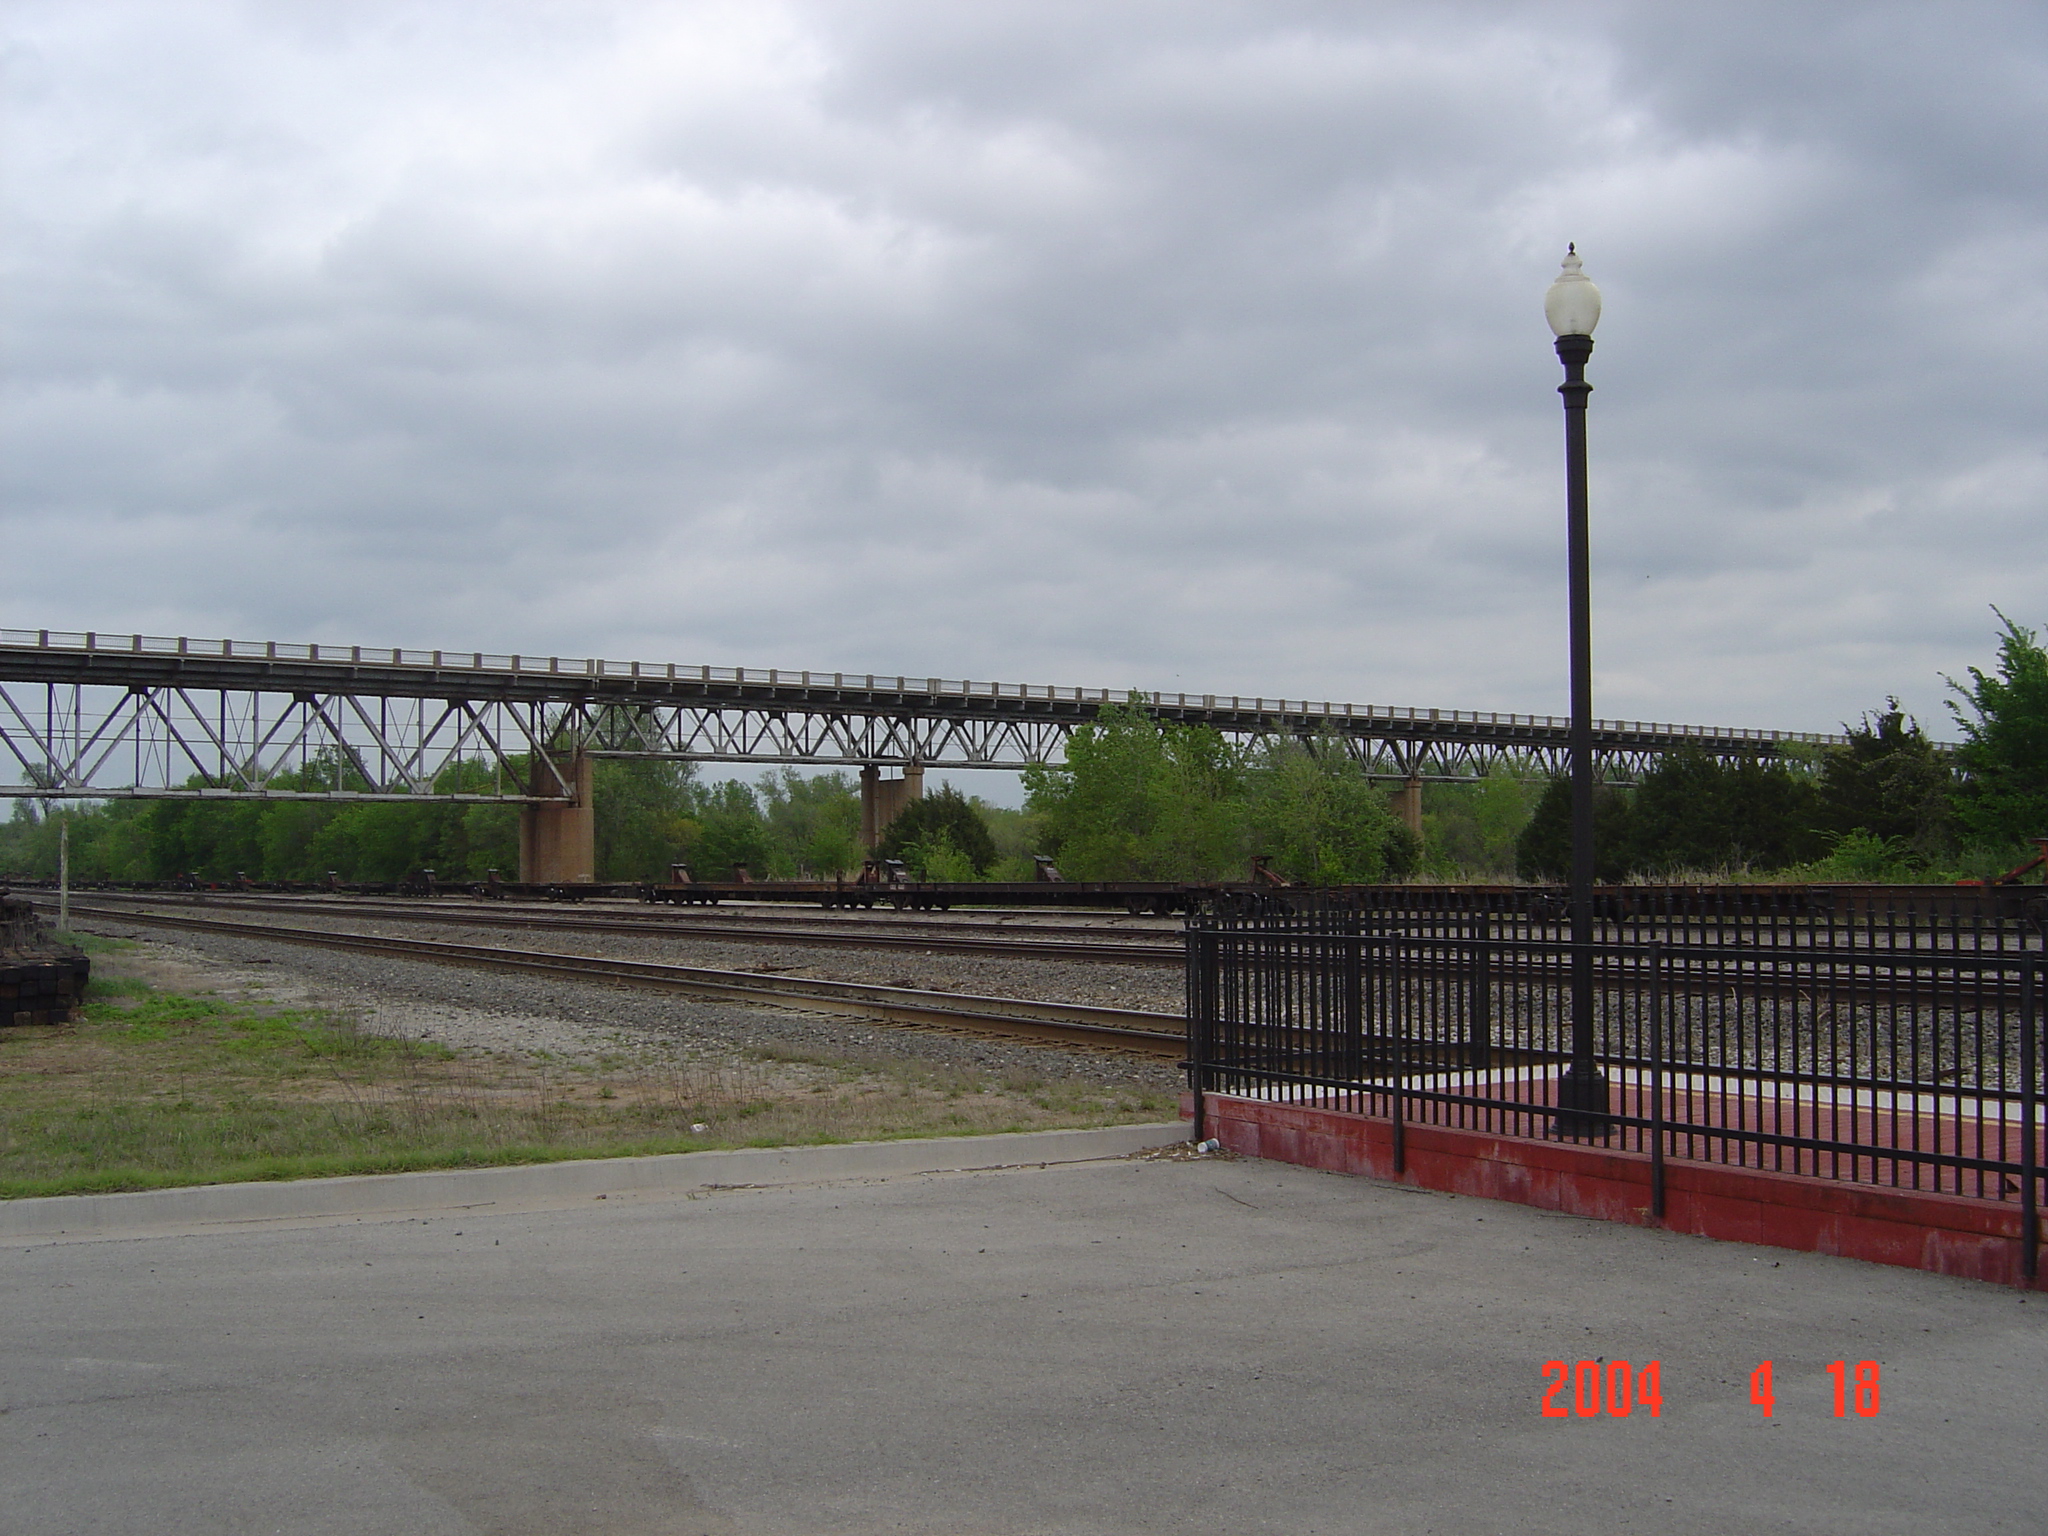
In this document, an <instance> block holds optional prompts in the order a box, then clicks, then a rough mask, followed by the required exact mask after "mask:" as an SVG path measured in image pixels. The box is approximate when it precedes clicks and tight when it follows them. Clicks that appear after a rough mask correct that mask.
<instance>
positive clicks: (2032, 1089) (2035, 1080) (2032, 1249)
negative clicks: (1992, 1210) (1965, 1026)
mask: <svg viewBox="0 0 2048 1536" xmlns="http://www.w3.org/2000/svg"><path fill="white" fill-rule="evenodd" d="M2039 978H2040V971H2039V962H2037V961H2033V960H2025V961H2022V962H2021V963H2020V1280H2021V1282H2022V1283H2023V1284H2025V1285H2028V1286H2032V1285H2033V1283H2034V1280H2035V1278H2036V1276H2037V1275H2038V1274H2039V1273H2040V1266H2041V1201H2040V1194H2039V1191H2038V1189H2037V1187H2036V1186H2037V1185H2038V1184H2039V1182H2040V1177H2041V1174H2040V1158H2039V1154H2038V1152H2037V1150H2036V1148H2035V1146H2034V1134H2035V1126H2036V1124H2037V1123H2038V1120H2037V1116H2036V1112H2035V1106H2036V1104H2037V1103H2038V1101H2039V1095H2040V1090H2041V1083H2040V1077H2039V1067H2040V1061H2039V1057H2038V1055H2037V1054H2036V1052H2035V1049H2034V1020H2035V1018H2036V1017H2037V1016H2038V1014H2039V1009H2038V1008H2037V1006H2036V1004H2035V1000H2034V991H2035V988H2036V987H2037V986H2038V985H2039Z"/></svg>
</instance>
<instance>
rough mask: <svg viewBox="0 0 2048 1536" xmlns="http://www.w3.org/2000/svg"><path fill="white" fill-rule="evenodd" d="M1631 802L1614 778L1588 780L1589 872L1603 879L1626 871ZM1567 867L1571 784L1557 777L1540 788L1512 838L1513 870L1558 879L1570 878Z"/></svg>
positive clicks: (1528, 877)
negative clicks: (1606, 781) (1598, 781)
mask: <svg viewBox="0 0 2048 1536" xmlns="http://www.w3.org/2000/svg"><path fill="white" fill-rule="evenodd" d="M1633 808H1634V807H1633V805H1632V804H1631V802H1630V800H1629V794H1628V791H1626V790H1624V789H1621V788H1619V787H1617V786H1616V785H1613V784H1595V785H1594V786H1593V878H1594V879H1595V880H1598V881H1599V882H1600V883H1601V884H1603V885H1613V884H1616V883H1618V882H1619V881H1621V880H1623V879H1625V878H1626V877H1627V875H1628V872H1629V864H1628V861H1629V848H1630V844H1631V843H1632V842H1633V840H1634V839H1633V837H1632V835H1631V834H1632V832H1633V817H1632V816H1631V814H1630V813H1631V811H1632V810H1633ZM1571 870H1572V784H1571V780H1570V779H1568V778H1563V777H1559V778H1555V779H1552V780H1551V781H1550V785H1549V787H1548V788H1547V789H1545V790H1544V791H1543V794H1542V797H1541V798H1540V799H1538V800H1537V802H1536V809H1535V811H1534V812H1533V813H1532V814H1531V815H1530V817H1529V821H1528V825H1526V826H1524V827H1523V828H1522V832H1521V835H1520V836H1519V837H1518V838H1516V840H1515V871H1516V873H1517V874H1519V875H1520V876H1521V878H1522V879H1524V880H1536V881H1546V882H1553V883H1560V884H1561V883H1563V882H1564V881H1566V880H1569V879H1570V878H1571Z"/></svg>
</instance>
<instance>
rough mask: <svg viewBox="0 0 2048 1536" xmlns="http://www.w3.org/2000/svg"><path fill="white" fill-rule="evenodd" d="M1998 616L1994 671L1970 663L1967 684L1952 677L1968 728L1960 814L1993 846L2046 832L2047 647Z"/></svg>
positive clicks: (1958, 714) (1953, 705) (1959, 752)
mask: <svg viewBox="0 0 2048 1536" xmlns="http://www.w3.org/2000/svg"><path fill="white" fill-rule="evenodd" d="M1992 611H1993V612H1994V613H1995V612H1997V610H1996V609H1993V610H1992ZM1998 618H1999V621H2000V622H2001V623H2002V624H2004V626H2005V632H2004V633H2003V634H2002V635H2000V636H1999V640H1998V670H1997V672H1996V673H1995V674H1993V675H1989V676H1987V675H1986V674H1985V673H1984V672H1982V671H1980V670H1979V669H1977V668H1976V667H1972V668H1970V681H1969V682H1968V683H1967V684H1964V683H1959V682H1957V681H1956V680H1955V679H1954V678H1950V679H1949V680H1948V685H1949V687H1950V688H1952V689H1953V690H1954V691H1955V692H1956V693H1957V694H1958V695H1959V696H1960V700H1961V702H1957V701H1956V700H1954V699H1952V700H1950V701H1949V710H1950V712H1951V713H1952V714H1953V715H1954V716H1955V719H1956V724H1957V726H1958V727H1960V728H1961V730H1962V733H1963V742H1962V745H1961V746H1960V747H1958V748H1957V749H1956V765H1957V767H1958V768H1960V769H1961V770H1962V782H1961V783H1960V785H1959V786H1958V787H1957V790H1956V794H1955V797H1954V806H1955V814H1956V819H1957V820H1958V821H1959V822H1961V823H1962V826H1963V830H1964V832H1965V834H1966V835H1967V836H1968V837H1969V838H1970V839H1971V840H1972V841H1973V842H1976V843H1979V844H1985V845H1992V846H2000V845H2006V844H2017V843H2020V842H2022V841H2023V840H2025V839H2027V838H2031V837H2048V653H2044V652H2043V651H2042V649H2041V643H2040V640H2039V638H2038V636H2037V635H2036V634H2035V632H2034V631H2033V630H2031V629H2026V628H2023V627H2022V626H2020V625H2018V624H2015V623H2014V622H2013V621H2012V620H2011V619H2008V618H2007V617H2006V616H2005V615H2004V614H2003V613H2000V614H1999V615H1998Z"/></svg>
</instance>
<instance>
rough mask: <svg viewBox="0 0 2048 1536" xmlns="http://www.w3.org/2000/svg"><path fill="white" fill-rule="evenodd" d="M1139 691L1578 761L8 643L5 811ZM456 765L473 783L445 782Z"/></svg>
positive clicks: (924, 698) (241, 650)
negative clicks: (1147, 723)
mask: <svg viewBox="0 0 2048 1536" xmlns="http://www.w3.org/2000/svg"><path fill="white" fill-rule="evenodd" d="M1127 698H1128V699H1132V700H1135V701H1136V702H1138V703H1140V704H1142V705H1143V706H1144V707H1145V708H1146V709H1147V710H1149V711H1150V712H1152V713H1154V714H1156V715H1157V716H1159V717H1160V718H1162V719H1167V720H1173V721H1178V722H1182V723H1187V724H1199V725H1206V726H1210V727H1213V728H1214V729H1216V730H1218V731H1220V732H1221V733H1223V734H1224V735H1225V736H1227V737H1230V738H1232V739H1235V740H1240V741H1243V740H1250V739H1255V738H1258V737H1264V736H1272V735H1289V736H1295V737H1300V738H1304V739H1314V738H1319V737H1331V738H1335V739H1336V740H1338V741H1340V742H1342V743H1343V745H1344V746H1345V748H1346V750H1347V751H1349V752H1351V753H1352V754H1353V755H1354V756H1355V757H1357V758H1358V759H1359V761H1361V762H1362V763H1363V764H1364V765H1365V767H1366V768H1367V769H1368V771H1370V772H1372V773H1373V774H1375V775H1377V776H1381V777H1384V778H1387V779H1391V780H1402V781H1406V780H1412V779H1423V780H1431V781H1459V780H1469V779H1470V778H1472V777H1474V776H1475V775H1478V774H1482V773H1485V772H1487V771H1489V770H1490V769H1493V768H1496V767H1501V766H1505V767H1508V768H1509V769H1511V770H1512V771H1516V772H1521V773H1527V774H1549V773H1556V772H1559V771H1561V770H1562V768H1563V766H1564V763H1565V758H1566V752H1567V747H1568V722H1566V721H1565V720H1563V719H1560V718H1558V717H1555V716H1548V715H1523V714H1504V713H1499V712H1482V711H1461V710H1441V709H1413V708H1389V707H1386V706H1367V705H1351V704H1333V703H1328V702H1323V703H1316V702H1313V701H1306V700H1288V699H1265V698H1243V697H1236V696H1223V695H1213V694H1202V695H1195V694H1185V693H1179V694H1139V695H1126V694H1122V693H1118V692H1116V691H1114V690H1108V689H1081V688H1058V687H1045V686H1040V685H1035V684H1001V683H977V682H968V681H951V680H947V679H941V678H905V677H877V676H872V675H858V676H857V675H854V674H850V673H829V674H827V673H812V672H788V671H781V670H771V671H761V670H758V669H746V668H713V667H677V666H652V665H647V664H642V663H621V662H605V661H596V660H591V661H572V662H566V663H565V662H564V661H562V660H561V659H560V658H555V657H549V658H545V665H543V664H542V659H540V658H530V657H518V656H489V655H485V654H482V653H462V654H460V655H456V654H454V653H445V652H439V651H434V652H425V651H376V650H367V649H365V648H363V647H359V646H347V647H337V646H306V645H297V646H294V645H281V644H279V643H276V642H267V641H266V642H246V641H197V640H190V639H163V638H157V637H151V636H139V635H132V636H101V635H94V634H83V635H80V634H71V635H66V634H52V633H51V632H47V631H0V774H4V776H5V777H6V778H7V779H9V780H11V781H12V782H8V783H0V797H9V796H12V797H17V798H20V797H33V798H44V799H59V798H91V799H115V798H122V797H148V798H195V799H197V798H204V799H218V798H227V799H245V798H263V799H373V800H375V799H395V800H406V801H415V802H416V801H417V800H419V799H420V798H422V797H431V798H435V799H442V800H455V801H480V802H506V803H556V802H560V801H564V800H567V799H569V798H572V796H573V786H572V785H571V784H570V783H569V782H568V781H567V780H566V779H565V778H564V777H563V771H562V769H561V767H560V766H559V764H560V762H561V761H563V760H566V759H568V758H571V757H573V756H574V755H575V754H576V753H578V752H585V753H588V754H590V755H592V756H598V757H618V758H635V757H638V758H659V759H666V760H681V761H690V762H719V763H756V764H793V765H808V766H816V767H833V766H844V767H863V766H867V765H871V764H873V765H882V766H891V765H893V766H907V765H909V764H913V763H916V764H921V765H923V766H925V767H928V768H938V769H946V768H1006V769H1017V768H1022V767H1024V766H1026V765H1028V764H1032V763H1047V762H1057V761H1059V760H1060V759H1061V757H1062V754H1063V752H1064V748H1065V744H1066V741H1067V739H1068V737H1069V736H1070V735H1071V734H1072V733H1073V731H1074V730H1075V728H1076V727H1078V726H1080V725H1083V724H1086V723H1087V722H1088V721H1090V720H1093V719H1094V718H1095V717H1096V715H1097V714H1098V713H1099V712H1100V711H1101V710H1102V709H1103V708H1104V707H1106V706H1108V705H1112V704H1118V703H1122V702H1124V701H1125V700H1126V699H1127ZM1839 740H1840V738H1836V737H1825V736H1815V735H1808V734H1803V733H1795V732H1770V731H1724V730H1713V729H1708V728H1702V727H1695V726H1673V725H1646V724H1642V723H1639V722H1619V721H1602V722H1600V723H1599V725H1598V727H1597V729H1596V732H1595V749H1596V751H1597V752H1598V753H1599V758H1600V765H1601V769H1602V771H1603V772H1604V773H1606V774H1607V775H1608V776H1609V777H1611V778H1613V779H1616V780H1619V781H1627V780H1630V779H1633V778H1634V777H1635V776H1637V775H1638V774H1640V773H1641V772H1642V771H1643V770H1644V769H1645V768H1646V767H1647V766H1648V765H1649V764H1650V763H1651V762H1653V761H1654V760H1655V759H1656V758H1657V757H1658V756H1660V755H1662V754H1663V753H1665V752H1668V751H1671V750H1674V749H1675V748H1677V747H1680V746H1693V747H1697V748H1699V749H1700V750H1704V751H1707V752H1709V753H1712V754H1714V755H1718V756H1756V755H1768V754H1772V753H1777V752H1781V751H1783V750H1784V749H1785V748H1786V746H1787V745H1788V744H1790V743H1794V742H1805V743H1815V744H1827V743H1832V742H1838V741H1839ZM456 762H462V763H465V764H469V765H471V768H472V771H470V772H469V773H468V774H467V775H466V778H467V780H468V781H469V783H468V784H467V785H466V786H465V787H462V788H447V787H437V781H438V780H440V779H441V777H442V775H443V774H444V772H445V771H446V769H447V768H448V767H449V765H450V764H452V763H456ZM6 770H11V772H8V771H6ZM484 770H488V772H489V776H490V779H491V783H490V786H489V788H488V789H487V790H486V789H484V788H482V787H481V783H480V780H481V778H482V776H483V772H484ZM323 774H324V775H326V777H327V779H328V782H327V783H325V784H322V783H319V782H316V780H317V778H318V776H320V775H323ZM528 775H532V777H529V776H528ZM195 781H196V782H195Z"/></svg>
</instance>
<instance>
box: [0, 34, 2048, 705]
mask: <svg viewBox="0 0 2048 1536" xmlns="http://www.w3.org/2000/svg"><path fill="white" fill-rule="evenodd" d="M0 16H4V18H5V32H6V37H5V44H4V48H5V51H4V71H5V74H4V79H0V156H4V164H0V170H4V196H5V207H4V210H0V213H4V219H0V261H4V270H0V324H4V349H5V350H4V390H5V394H4V418H0V432H4V441H0V475H4V484H0V541H4V553H5V558H4V559H0V623H4V624H5V625H8V626H15V627H50V628H72V629H83V628H96V629H102V630H119V631H128V630H135V629H140V630H143V631H145V632H151V633H161V634H179V633H187V634H195V635H209V636H217V635H231V636H235V637H239V638H249V639H273V638H274V639H287V640H304V639H313V640H323V641H337V642H344V643H362V644H382V645H390V644H402V645H408V646H445V647H451V648H461V649H475V648H483V649H487V650H502V651H509V650H518V651H526V652H541V653H547V652H555V653H560V654H563V655H577V656H581V655H604V656H612V657H618V658H637V659H643V660H652V661H677V662H689V663H698V662H709V663H713V664H718V665H732V664H744V665H749V666H783V667H812V668H823V669H827V670H831V669H844V670H852V671H862V672H866V671H877V672H888V673H892V674H893V673H896V672H898V671H904V672H911V673H916V674H930V673H943V674H945V675H947V676H951V677H960V676H966V677H973V678H983V679H987V678H994V679H1001V680H1005V681H1033V682H1059V683H1069V684H1074V683H1078V684H1086V685H1090V686H1109V687H1126V686H1133V687H1146V688H1169V689H1178V688H1186V689H1190V690H1195V691H1204V692H1206V691H1235V692H1248V693H1264V694H1267V695H1269V696H1270V695H1286V696H1290V697H1295V696H1309V697H1314V698H1318V699H1321V698H1332V699H1347V700H1352V701H1356V702H1378V703H1395V704H1433V705H1441V706H1457V707H1464V708H1479V709H1516V710H1532V709H1533V710H1555V711H1560V712H1561V711H1562V709H1563V707H1564V704H1565V692H1564V689H1565V683H1564V677H1565V668H1564V644H1565V638H1564V624H1563V605H1564V562H1563V478H1562V464H1561V442H1562V433H1561V428H1560V420H1559V418H1560V413H1559V408H1558V398H1557V395H1556V394H1555V392H1554V391H1555V385H1556V383H1557V378H1558V368H1557V362H1556V359H1555V356H1554V355H1553V353H1552V351H1551V342H1550V335H1549V332H1548V331H1547V329H1546V328H1545V326H1544V324H1543V319H1542V295H1543V290H1544V288H1545V287H1546V286H1547V285H1548V283H1549V282H1550V279H1551V277H1552V276H1553V275H1554V274H1555V272H1556V270H1557V263H1558V259H1559V258H1560V257H1561V256H1562V254H1563V252H1564V248H1565V243H1566V241H1567V240H1576V241H1577V242H1578V244H1579V249H1580V251H1581V253H1582V254H1583V255H1584V257H1585V261H1586V270H1587V272H1588V274H1589V275H1590V276H1592V277H1593V278H1594V279H1595V280H1596V281H1598V282H1599V284H1600V285H1601V288H1602V290H1603V292H1604V294H1605V297H1606V314H1605V318H1604V319H1603V322H1602V324H1601V328H1600V332H1599V337H1598V347H1597V350H1596V352H1595V354H1594V357H1593V363H1592V370H1591V377H1592V379H1593V381H1594V384H1595V386H1596V391H1595V393H1594V395H1593V399H1592V409H1593V417H1592V448H1593V466H1594V468H1593V517H1594V561H1595V572H1596V576H1595V581H1596V603H1597V607H1596V615H1595V622H1596V630H1595V645H1596V656H1597V661H1598V683H1597V687H1598V695H1597V708H1598V711H1599V713H1600V714H1602V715H1604V716H1609V717H1619V718H1654V719H1662V720H1683V721H1696V722H1702V723H1715V724H1726V725H1757V726H1780V727H1789V728H1802V729H1822V730H1826V729H1833V728H1835V727H1836V726H1837V725H1838V724H1839V723H1840V722H1841V721H1843V720H1844V719H1854V718H1855V717H1856V716H1858V715H1859V714H1861V713H1862V711H1864V710H1865V709H1868V708H1871V707H1873V706H1875V705H1876V704H1877V703H1878V702H1879V701H1880V700H1881V699H1882V698H1883V697H1884V695H1886V694H1887V693H1897V694H1899V695H1900V696H1901V697H1902V698H1903V699H1904V700H1905V701H1906V702H1907V704H1908V705H1909V706H1910V707H1911V708H1913V709H1914V710H1915V711H1917V712H1918V713H1919V714H1920V715H1921V716H1922V717H1923V719H1925V720H1927V721H1928V723H1929V724H1931V725H1938V726H1940V727H1942V730H1943V733H1944V734H1948V733H1949V732H1948V729H1947V726H1946V719H1945V712H1944V711H1943V709H1942V707H1941V700H1942V698H1943V695H1944V688H1943V685H1942V682H1941V677H1940V674H1941V673H1943V672H1945V671H1946V672H1951V673H1958V674H1959V673H1960V672H1961V671H1962V669H1964V668H1965V667H1967V666H1969V665H1971V664H1973V663H1975V664H1980V665H1988V664H1989V663H1990V660H1991V656H1992V649H1993V635H1994V626H1995V620H1994V618H1993V616H1992V614H1991V612H1990V605H1992V604H1997V605H1999V606H2000V607H2001V608H2003V609H2004V610H2005V611H2006V612H2008V613H2010V614H2011V615H2012V616H2013V617H2014V618H2016V619H2019V620H2021V621H2022V622H2043V621H2048V557H2044V546H2043V514H2044V511H2048V507H2044V502H2048V459H2044V439H2043V431H2044V424H2048V422H2044V413H2048V398H2044V390H2043V384H2044V378H2048V206H2044V196H2048V7H2044V6H2042V5H2039V4H2031V5H2021V4H2015V5H1981V6H1973V5H1967V4H1965V5H1957V4H1948V5H1943V6H1938V7H1937V6H1934V5H1929V4H1924V3H1912V4H1903V5H1896V6H1885V5H1851V4H1837V3H1826V4H1812V5H1798V4H1785V3H1776V4H1766V5H1754V6H1744V5H1731V4H1726V3H1722V4H1716V5H1712V6H1700V5H1672V4H1667V3H1658V4H1651V3H1645V4H1639V5H1626V4H1615V5H1585V6H1572V5H1565V4H1545V5H1540V6H1530V7H1519V6H1514V5H1509V4H1494V5H1456V4H1443V3H1432V4H1426V5H1425V4H1415V5H1370V4H1357V3H1352V4H1331V5H1317V4H1288V3H1284V0H1255V3H1245V4H1224V3H1213V4H1211V3H1202V0H1171V3H1157V4H1153V3H1129V4H1117V3H1105V0H1090V3H1085V4H1081V3H1076V4H1061V3H1057V0H1028V3H1016V4H1006V3H1001V0H973V3H971V4H962V3H960V0H933V3H914V0H906V3H859V0H829V3H819V4H814V5H806V4H781V5H778V4H773V3H768V0H745V3H740V4H730V5H725V4H707V5H690V4H681V3H668V4H660V5H647V6H636V5H630V4H602V3H596V0H572V3H561V4H539V3H529V4H521V3H518V0H489V3H479V4H463V3H458V0H431V3H430V0H413V3H407V4H380V3H376V0H349V3H348V4H345V5H336V4H334V3H332V0H316V3H308V4H302V5H301V4H286V3H273V4H245V5H238V4H208V3H205V0H176V3H166V4H135V5H123V4H102V3H96V0H58V3H53V4H35V3H17V0H9V3H6V4H4V5H0Z"/></svg>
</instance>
